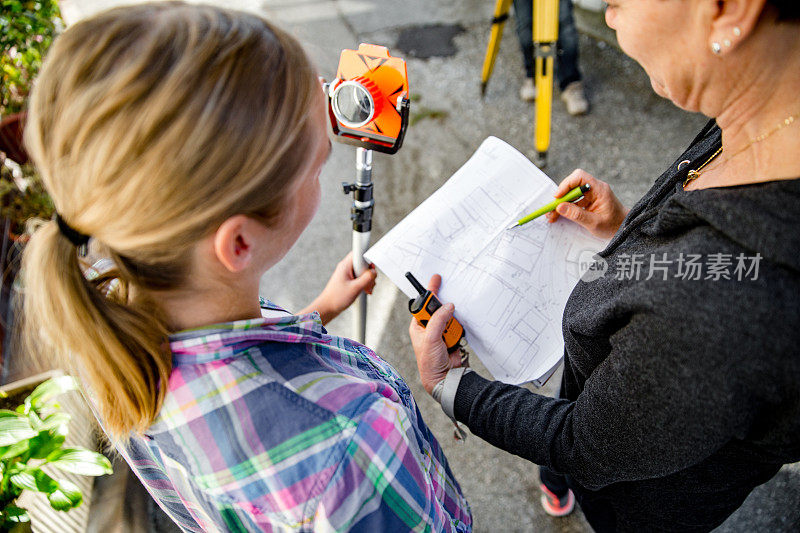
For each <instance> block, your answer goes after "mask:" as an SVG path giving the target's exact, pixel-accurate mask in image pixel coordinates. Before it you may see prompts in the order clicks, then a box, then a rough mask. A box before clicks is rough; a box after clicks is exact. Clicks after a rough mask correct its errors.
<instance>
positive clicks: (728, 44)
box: [722, 39, 731, 48]
mask: <svg viewBox="0 0 800 533" xmlns="http://www.w3.org/2000/svg"><path fill="white" fill-rule="evenodd" d="M722 44H723V45H724V46H725V48H728V47H729V46H730V45H731V40H730V39H725V40H724V41H722Z"/></svg>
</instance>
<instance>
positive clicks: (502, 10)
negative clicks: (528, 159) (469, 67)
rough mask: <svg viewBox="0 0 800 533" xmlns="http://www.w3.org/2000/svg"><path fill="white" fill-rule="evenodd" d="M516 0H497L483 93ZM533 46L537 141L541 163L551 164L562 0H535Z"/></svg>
mask: <svg viewBox="0 0 800 533" xmlns="http://www.w3.org/2000/svg"><path fill="white" fill-rule="evenodd" d="M511 2H512V0H497V3H496V4H495V7H494V17H493V18H492V33H491V35H490V37H489V46H488V47H487V49H486V57H485V58H484V60H483V70H482V72H481V96H484V95H485V93H486V85H487V84H488V83H489V78H491V76H492V71H493V70H494V63H495V60H496V59H497V52H498V51H499V50H500V41H501V40H502V37H503V28H504V26H505V23H506V20H508V11H509V9H511ZM532 39H533V47H534V56H535V76H534V79H535V84H536V93H537V94H536V125H535V128H534V145H535V147H536V157H535V159H534V163H535V164H536V166H538V167H545V166H547V151H548V149H549V148H550V123H551V115H552V109H553V72H554V66H555V56H556V41H557V40H558V0H533V35H532Z"/></svg>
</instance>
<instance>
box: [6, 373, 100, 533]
mask: <svg viewBox="0 0 800 533" xmlns="http://www.w3.org/2000/svg"><path fill="white" fill-rule="evenodd" d="M50 375H51V376H53V374H52V373H51V374H50ZM29 381H30V380H29ZM32 387H33V384H31V383H28V385H27V387H26V386H22V387H18V388H17V389H16V390H12V391H8V392H3V391H0V405H2V406H3V407H4V408H2V409H0V530H2V531H8V530H12V531H14V530H15V528H16V529H17V530H20V531H24V530H25V529H24V528H25V524H27V523H29V521H30V517H29V515H28V510H27V509H25V508H24V506H23V505H24V504H23V503H21V502H20V497H21V496H22V495H23V493H24V492H25V491H29V492H34V493H41V494H43V495H45V496H46V498H47V502H48V503H49V505H50V507H51V508H52V509H55V510H56V511H69V510H70V509H73V508H75V507H78V506H79V505H81V503H82V502H83V499H84V497H83V491H82V489H81V488H80V487H78V486H77V484H76V483H75V482H73V481H69V480H68V479H65V478H64V477H62V475H61V474H63V473H72V474H80V475H81V476H100V475H104V474H110V473H111V472H112V470H111V463H110V462H109V460H108V459H107V458H106V457H104V456H103V455H101V454H99V453H96V452H93V451H90V450H88V449H86V448H83V447H79V446H65V441H66V439H67V433H68V424H69V422H70V418H71V416H70V415H69V414H68V413H66V412H64V410H63V409H62V408H61V405H59V404H58V403H57V402H56V399H57V398H58V397H60V396H61V395H63V394H64V393H67V392H69V391H73V390H75V389H77V383H76V382H75V380H74V379H73V378H72V377H70V376H64V375H55V376H53V377H50V378H49V379H47V380H45V381H44V382H42V383H40V384H39V385H38V386H35V387H34V388H33V390H32V391H31V388H32ZM28 393H29V394H28ZM8 407H13V409H10V408H8ZM72 477H73V479H74V476H72ZM84 485H85V484H84ZM83 490H86V488H85V487H84V489H83ZM36 516H37V517H38V515H36Z"/></svg>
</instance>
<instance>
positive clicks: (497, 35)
mask: <svg viewBox="0 0 800 533" xmlns="http://www.w3.org/2000/svg"><path fill="white" fill-rule="evenodd" d="M512 1H513V0H497V4H495V6H494V18H493V19H492V34H491V36H490V37H489V46H488V47H487V48H486V57H485V58H484V59H483V71H482V72H481V96H483V95H484V94H486V84H487V83H489V78H491V77H492V70H494V61H495V59H497V52H498V50H500V41H501V40H502V38H503V26H505V24H506V20H507V19H508V10H509V9H510V8H511V2H512Z"/></svg>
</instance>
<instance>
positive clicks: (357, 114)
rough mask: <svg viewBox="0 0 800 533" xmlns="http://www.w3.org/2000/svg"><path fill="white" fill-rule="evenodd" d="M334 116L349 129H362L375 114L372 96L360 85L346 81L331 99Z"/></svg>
mask: <svg viewBox="0 0 800 533" xmlns="http://www.w3.org/2000/svg"><path fill="white" fill-rule="evenodd" d="M331 104H332V107H333V114H334V115H336V118H337V119H338V120H339V122H341V123H342V124H344V125H345V126H347V127H348V128H360V127H361V126H363V125H364V124H366V123H367V122H369V121H370V120H372V114H373V113H374V112H375V104H374V103H373V102H372V95H371V94H369V91H367V89H366V88H364V86H363V85H361V84H360V83H357V82H354V81H346V82H344V83H342V84H341V85H339V86H338V87H337V88H336V90H335V91H334V93H333V96H332V97H331Z"/></svg>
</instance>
